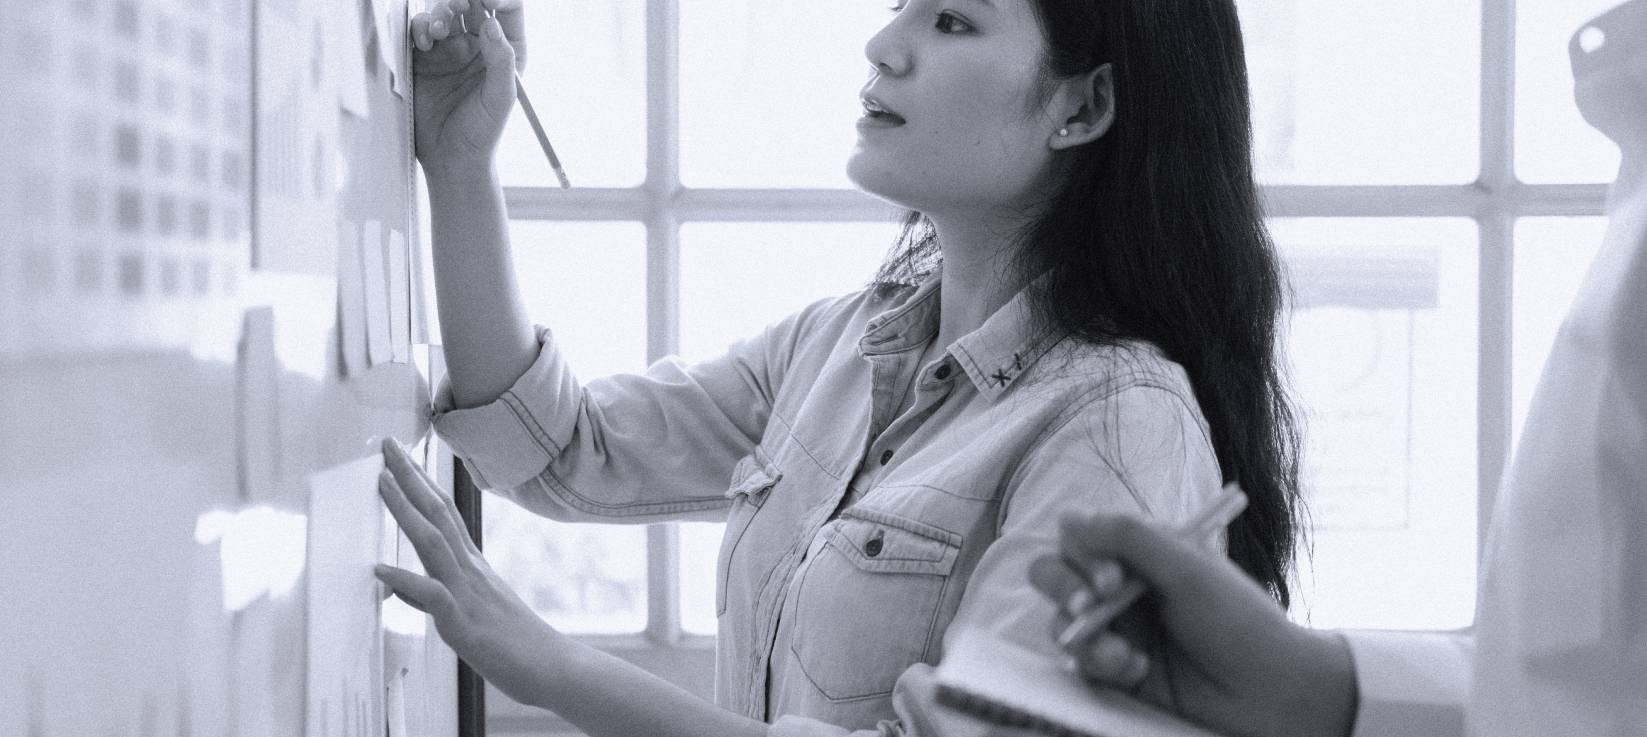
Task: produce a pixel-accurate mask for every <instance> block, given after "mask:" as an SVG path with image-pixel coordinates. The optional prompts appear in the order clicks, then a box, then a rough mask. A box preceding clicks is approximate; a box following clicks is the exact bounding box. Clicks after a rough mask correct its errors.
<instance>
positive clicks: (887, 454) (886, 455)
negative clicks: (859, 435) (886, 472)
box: [881, 450, 892, 466]
mask: <svg viewBox="0 0 1647 737" xmlns="http://www.w3.org/2000/svg"><path fill="white" fill-rule="evenodd" d="M891 460H892V451H891V450H888V451H887V452H885V453H882V454H881V465H883V466H884V465H886V464H887V463H888V462H889V461H891Z"/></svg>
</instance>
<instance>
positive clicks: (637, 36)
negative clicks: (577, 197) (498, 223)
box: [497, 0, 646, 187]
mask: <svg viewBox="0 0 1647 737" xmlns="http://www.w3.org/2000/svg"><path fill="white" fill-rule="evenodd" d="M529 6H530V7H529V8H528V10H527V12H526V38H527V49H528V55H529V56H528V63H527V67H526V71H524V72H522V73H521V82H522V83H523V84H524V85H526V90H527V93H528V94H529V95H530V96H531V99H532V103H533V107H534V108H535V109H536V110H537V113H538V117H539V118H540V119H541V120H542V121H543V127H544V132H546V133H547V134H548V135H549V141H550V142H551V143H553V144H554V145H555V154H556V155H557V156H559V157H560V160H561V163H562V164H563V165H564V166H565V167H566V174H567V176H568V177H569V178H570V179H571V180H572V184H573V185H575V186H579V187H627V186H632V185H636V184H639V183H640V182H641V181H642V180H644V179H645V178H646V14H645V11H646V2H645V0H565V1H564V2H553V3H530V4H529ZM590 101H598V104H590ZM497 165H498V176H499V177H500V178H501V179H502V181H503V183H504V184H505V185H508V186H522V187H554V186H558V184H557V183H556V181H555V175H554V170H552V169H550V168H549V161H548V159H547V158H546V157H545V156H544V154H543V149H541V148H539V146H538V139H537V137H536V136H534V135H533V134H532V127H531V125H530V124H529V123H527V121H526V114H525V113H524V112H522V111H521V110H520V107H519V106H518V105H517V106H516V107H515V110H514V112H513V113H511V114H510V116H509V125H508V127H507V128H505V129H504V132H503V141H502V143H501V144H500V145H499V146H498V156H497Z"/></svg>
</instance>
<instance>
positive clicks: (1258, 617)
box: [1030, 515, 1356, 737]
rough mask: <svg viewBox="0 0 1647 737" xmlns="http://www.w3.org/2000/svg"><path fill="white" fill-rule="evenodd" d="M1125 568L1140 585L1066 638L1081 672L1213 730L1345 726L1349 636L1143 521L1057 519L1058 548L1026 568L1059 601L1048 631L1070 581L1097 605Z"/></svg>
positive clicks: (1062, 619)
mask: <svg viewBox="0 0 1647 737" xmlns="http://www.w3.org/2000/svg"><path fill="white" fill-rule="evenodd" d="M1128 577H1135V578H1138V579H1141V580H1142V581H1144V583H1145V584H1146V585H1147V587H1148V592H1149V593H1148V594H1146V595H1145V597H1144V598H1143V599H1142V600H1140V601H1139V602H1138V604H1137V605H1135V606H1133V607H1131V608H1130V609H1128V610H1126V611H1124V612H1123V613H1122V614H1121V615H1120V616H1119V617H1117V618H1116V619H1115V620H1114V621H1113V622H1112V623H1111V625H1110V627H1109V628H1108V629H1106V630H1103V631H1100V632H1099V633H1098V634H1097V635H1096V636H1095V637H1093V638H1092V639H1091V640H1090V641H1089V642H1087V643H1085V644H1084V646H1081V645H1077V646H1076V647H1077V651H1076V652H1075V654H1074V661H1075V664H1076V667H1077V668H1078V670H1079V671H1080V673H1081V675H1082V676H1084V677H1085V678H1086V679H1087V680H1089V681H1091V682H1093V683H1095V684H1097V685H1100V686H1103V687H1108V688H1116V689H1122V690H1126V691H1130V692H1132V693H1133V694H1134V695H1136V696H1138V697H1139V698H1142V699H1144V700H1146V701H1149V702H1151V703H1153V704H1155V705H1157V706H1161V707H1163V708H1165V709H1167V710H1169V711H1172V712H1175V713H1178V714H1180V715H1183V716H1185V717H1187V718H1189V719H1191V720H1193V721H1196V722H1199V723H1201V724H1204V725H1206V726H1208V727H1211V728H1212V729H1214V730H1215V731H1219V732H1221V733H1225V734H1231V735H1264V736H1265V737H1338V736H1340V735H1348V734H1349V733H1350V728H1351V725H1352V723H1353V721H1354V715H1355V704H1356V690H1355V689H1356V684H1355V672H1354V664H1353V662H1352V660H1351V656H1350V652H1349V646H1348V645H1347V644H1346V643H1345V642H1344V640H1343V639H1342V638H1341V637H1340V636H1338V635H1337V634H1336V633H1332V632H1321V631H1315V630H1310V629H1306V628H1304V627H1301V626H1298V625H1296V624H1293V623H1292V622H1291V621H1290V620H1288V619H1287V617H1286V614H1285V612H1283V611H1282V609H1281V607H1280V606H1278V605H1277V604H1276V602H1275V600H1274V599H1272V598H1270V596H1269V595H1268V594H1266V593H1265V592H1264V590H1263V589H1262V588H1260V587H1259V586H1258V584H1257V583H1255V582H1254V581H1253V580H1252V579H1251V578H1249V577H1248V576H1247V575H1246V574H1245V573H1244V572H1242V571H1241V569H1240V568H1238V567H1236V565H1235V564H1234V563H1232V562H1231V561H1230V560H1229V559H1227V558H1224V557H1222V556H1217V555H1209V554H1207V553H1206V552H1205V551H1203V550H1201V549H1199V548H1198V547H1197V546H1196V545H1195V544H1194V543H1193V542H1189V541H1186V540H1185V539H1183V538H1181V537H1180V536H1177V535H1174V534H1172V533H1170V532H1168V531H1166V530H1163V529H1157V528H1156V527H1153V526H1151V525H1150V524H1149V523H1147V522H1144V521H1141V520H1137V519H1133V518H1128V517H1113V516H1103V515H1099V516H1093V517H1085V518H1076V517H1071V518H1066V519H1065V520H1063V523H1062V525H1061V529H1060V530H1059V551H1058V553H1054V554H1048V555H1044V556H1042V557H1041V558H1038V559H1036V560H1035V562H1034V563H1033V564H1032V565H1031V567H1030V579H1031V582H1032V583H1033V584H1034V585H1035V588H1036V589H1038V590H1039V591H1040V592H1041V593H1042V594H1043V595H1045V596H1046V597H1047V598H1048V599H1050V600H1051V601H1052V602H1053V604H1054V605H1055V606H1056V607H1057V608H1058V610H1059V612H1060V616H1059V617H1058V618H1057V620H1056V622H1055V628H1054V630H1053V632H1052V635H1053V636H1054V637H1056V636H1057V633H1058V632H1060V631H1062V630H1063V628H1064V627H1065V626H1066V625H1068V623H1069V622H1070V621H1071V615H1072V612H1070V611H1068V610H1069V602H1070V601H1071V597H1073V596H1075V594H1076V592H1077V591H1079V590H1081V589H1086V590H1087V592H1088V598H1090V600H1091V601H1092V602H1093V604H1095V605H1102V604H1104V603H1105V602H1108V601H1110V600H1112V599H1114V598H1115V597H1117V595H1118V594H1119V592H1120V591H1121V589H1122V584H1123V582H1124V580H1125V579H1126V578H1128Z"/></svg>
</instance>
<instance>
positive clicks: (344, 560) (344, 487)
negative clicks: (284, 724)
mask: <svg viewBox="0 0 1647 737" xmlns="http://www.w3.org/2000/svg"><path fill="white" fill-rule="evenodd" d="M382 470H383V458H382V456H380V455H378V454H376V453H373V454H372V455H370V456H368V457H366V458H362V459H360V460H357V461H351V462H349V463H345V464H342V465H339V466H335V467H333V468H330V469H327V470H325V471H321V472H320V473H317V474H314V475H313V476H312V477H310V480H309V543H308V559H309V588H308V638H307V640H308V643H307V644H308V663H309V665H308V679H307V681H308V685H307V689H306V694H307V697H306V701H307V704H306V706H307V711H306V713H307V728H306V734H307V737H375V735H381V734H383V728H384V725H383V683H382V681H383V652H382V624H381V619H380V609H379V606H380V599H379V590H380V588H379V587H380V584H379V583H378V581H377V578H376V577H375V576H373V575H372V566H373V565H375V564H377V563H378V562H379V561H380V560H381V557H382V552H383V537H384V527H383V506H382V503H381V502H380V501H379V500H378V495H377V477H378V473H379V472H381V471H382Z"/></svg>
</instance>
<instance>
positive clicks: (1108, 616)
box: [1058, 482, 1247, 653]
mask: <svg viewBox="0 0 1647 737" xmlns="http://www.w3.org/2000/svg"><path fill="white" fill-rule="evenodd" d="M1246 508H1247V495H1246V494H1243V493H1241V487H1240V486H1239V485H1237V484H1235V483H1233V482H1232V483H1228V484H1225V485H1224V488H1223V489H1221V490H1220V491H1219V492H1218V494H1217V495H1216V496H1214V497H1212V498H1211V499H1209V500H1207V502H1206V504H1205V506H1203V507H1202V508H1201V510H1200V512H1198V513H1197V514H1196V515H1195V518H1194V519H1193V520H1191V521H1190V523H1189V525H1188V526H1187V527H1185V528H1184V530H1183V532H1182V535H1183V537H1184V538H1185V539H1186V540H1188V541H1189V542H1191V543H1192V544H1197V543H1202V542H1204V541H1206V540H1208V539H1210V538H1211V537H1212V536H1213V534H1214V533H1216V532H1218V531H1220V530H1223V529H1224V528H1225V527H1228V526H1229V524H1230V522H1233V521H1234V520H1235V518H1236V517H1238V516H1240V514H1241V511H1242V510H1244V509H1246ZM1100 576H1101V577H1100ZM1120 576H1121V570H1120V567H1119V566H1116V565H1113V564H1111V565H1108V566H1104V567H1100V568H1095V569H1094V571H1093V572H1092V573H1091V574H1090V575H1089V576H1088V581H1087V583H1088V585H1087V586H1085V587H1082V588H1079V589H1076V591H1075V593H1074V594H1071V595H1070V597H1069V599H1068V600H1067V601H1066V602H1065V605H1064V608H1065V610H1067V611H1068V612H1069V613H1070V614H1071V615H1073V616H1074V617H1075V620H1074V621H1073V622H1070V624H1069V626H1068V627H1065V628H1064V630H1063V631H1062V632H1060V633H1058V646H1059V647H1062V648H1063V649H1064V650H1065V651H1068V652H1070V653H1074V652H1075V651H1076V650H1077V649H1078V648H1081V647H1084V646H1086V645H1087V644H1088V643H1089V642H1090V641H1091V640H1092V636H1093V635H1096V634H1098V632H1099V631H1101V630H1103V629H1104V628H1105V627H1107V626H1108V625H1109V623H1110V621H1111V620H1113V619H1115V617H1116V615H1118V614H1120V613H1121V612H1123V611H1126V609H1127V608H1128V607H1131V606H1132V605H1133V604H1134V603H1137V601H1138V599H1139V597H1141V596H1143V595H1144V582H1143V581H1141V580H1139V579H1136V578H1134V579H1130V580H1128V581H1126V582H1125V583H1120ZM1110 590H1113V591H1114V593H1113V595H1111V596H1109V597H1108V598H1107V599H1105V600H1104V601H1103V602H1102V603H1099V602H1098V600H1097V594H1098V593H1106V592H1108V591H1110Z"/></svg>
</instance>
